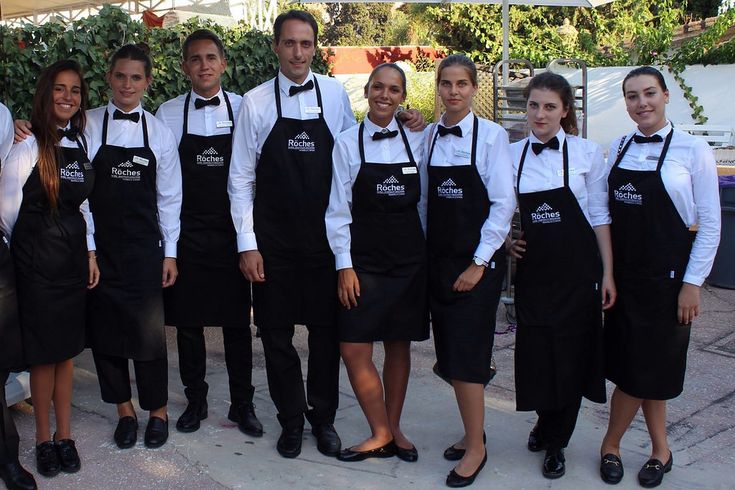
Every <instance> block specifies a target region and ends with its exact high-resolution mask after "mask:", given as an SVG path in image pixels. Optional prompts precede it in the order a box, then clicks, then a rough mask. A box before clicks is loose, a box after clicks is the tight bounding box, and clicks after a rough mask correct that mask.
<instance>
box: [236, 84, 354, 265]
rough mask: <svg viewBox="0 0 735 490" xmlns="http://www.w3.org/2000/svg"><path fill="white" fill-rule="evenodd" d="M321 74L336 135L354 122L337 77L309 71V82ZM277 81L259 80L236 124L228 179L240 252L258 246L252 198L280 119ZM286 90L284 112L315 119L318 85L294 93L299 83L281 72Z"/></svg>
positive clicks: (246, 97)
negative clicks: (265, 149) (257, 174)
mask: <svg viewBox="0 0 735 490" xmlns="http://www.w3.org/2000/svg"><path fill="white" fill-rule="evenodd" d="M314 78H316V79H317V81H318V82H319V90H320V91H321V95H322V110H323V113H324V119H325V120H326V123H327V126H329V130H330V131H331V133H332V135H333V136H335V135H338V134H339V133H341V132H342V131H344V130H345V129H347V128H349V127H351V126H353V125H354V124H355V116H354V114H353V113H352V108H351V107H350V99H349V98H348V97H347V92H346V91H345V89H344V87H343V86H342V84H341V83H340V82H339V81H337V80H336V79H334V78H330V77H327V76H324V75H317V74H314V73H312V72H311V71H309V74H308V75H307V77H306V79H305V80H304V83H307V82H308V81H309V80H313V79H314ZM274 80H275V79H271V80H268V81H267V82H265V83H263V84H261V85H258V86H257V87H255V88H254V89H252V90H251V91H249V92H248V93H246V94H245V95H244V96H243V98H242V104H241V105H240V112H239V114H238V116H237V122H236V123H235V134H234V136H233V139H232V161H231V163H230V175H229V179H228V183H227V192H228V193H229V195H230V209H231V211H232V221H233V223H234V224H235V230H236V231H237V251H238V252H244V251H246V250H257V248H258V244H257V241H256V239H255V232H254V231H253V199H254V198H255V194H254V186H255V168H256V166H257V164H258V160H259V159H260V153H261V151H262V149H263V144H264V143H265V140H266V139H267V138H268V135H269V134H270V132H271V129H273V126H274V125H275V124H276V120H277V119H278V112H277V108H276V98H275V94H274V88H273V85H274ZM278 83H279V86H280V92H281V93H280V95H281V111H282V112H281V114H282V115H283V117H288V118H292V119H301V120H306V119H316V118H318V117H319V114H318V112H317V111H316V109H315V108H317V107H318V106H319V104H318V103H317V98H316V90H314V89H312V90H306V91H303V92H299V93H298V94H296V95H294V96H293V97H290V96H289V95H288V93H289V89H290V88H291V87H292V86H294V85H298V84H296V83H294V82H292V81H291V80H289V79H288V78H286V76H285V75H284V74H283V73H281V72H280V71H279V72H278Z"/></svg>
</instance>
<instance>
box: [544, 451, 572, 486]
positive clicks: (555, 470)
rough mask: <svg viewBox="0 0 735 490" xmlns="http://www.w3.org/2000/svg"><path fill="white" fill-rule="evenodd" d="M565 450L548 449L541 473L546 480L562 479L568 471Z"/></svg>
mask: <svg viewBox="0 0 735 490" xmlns="http://www.w3.org/2000/svg"><path fill="white" fill-rule="evenodd" d="M565 461H566V460H565V459H564V450H562V449H547V450H546V456H544V466H543V469H542V471H541V473H542V474H543V475H544V477H545V478H549V479H552V480H553V479H555V478H561V477H562V476H564V473H566V471H567V469H566V466H565V464H564V463H565Z"/></svg>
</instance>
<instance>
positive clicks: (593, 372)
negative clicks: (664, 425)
mask: <svg viewBox="0 0 735 490" xmlns="http://www.w3.org/2000/svg"><path fill="white" fill-rule="evenodd" d="M529 146H530V141H529V142H526V145H525V146H524V147H523V153H522V154H521V160H520V163H519V165H518V175H517V181H516V188H517V189H520V185H521V177H522V175H523V164H524V162H525V160H526V154H527V153H528V149H529ZM562 154H563V161H564V166H563V171H564V185H563V186H562V187H558V188H556V189H549V190H545V191H537V192H525V193H520V192H519V193H518V207H519V209H520V215H521V226H522V229H523V232H524V240H526V242H527V246H526V252H525V253H524V254H523V258H522V259H520V260H518V261H517V271H516V276H515V307H516V318H517V320H518V330H517V332H516V345H515V380H516V407H517V409H518V410H556V409H561V408H563V407H566V406H568V405H570V404H573V403H577V401H578V400H579V399H580V398H581V397H582V396H584V397H585V398H587V399H589V400H592V401H594V402H599V403H604V402H605V377H604V371H603V369H604V361H603V357H602V354H603V348H602V301H601V293H600V285H601V284H602V260H601V259H600V253H599V246H598V245H597V238H596V236H595V232H594V230H593V229H592V226H591V225H590V223H589V221H587V218H586V217H585V215H584V213H583V212H582V209H581V208H580V207H579V202H578V201H577V198H576V197H575V196H574V193H573V192H572V190H571V189H570V188H569V152H568V147H567V140H566V139H565V140H564V144H563V146H562Z"/></svg>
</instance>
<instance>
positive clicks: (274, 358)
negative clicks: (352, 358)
mask: <svg viewBox="0 0 735 490" xmlns="http://www.w3.org/2000/svg"><path fill="white" fill-rule="evenodd" d="M260 327H261V328H260V337H261V340H262V341H263V351H264V352H265V370H266V374H267V375H268V389H269V390H270V394H271V399H272V400H273V403H274V404H275V406H276V409H277V410H278V421H279V422H280V423H281V426H283V427H284V428H289V429H290V428H296V427H302V426H303V425H304V416H306V418H307V419H308V420H309V423H310V424H311V425H312V427H314V426H317V425H322V424H332V423H334V416H335V414H336V412H337V406H338V404H339V340H338V336H337V326H336V325H310V326H307V328H308V330H309V360H308V369H309V371H308V372H307V374H306V392H304V378H303V375H302V374H301V359H300V358H299V354H298V352H296V349H295V348H294V346H293V335H294V326H293V325H285V326H279V327H274V326H266V325H260Z"/></svg>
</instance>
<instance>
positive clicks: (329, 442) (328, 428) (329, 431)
mask: <svg viewBox="0 0 735 490" xmlns="http://www.w3.org/2000/svg"><path fill="white" fill-rule="evenodd" d="M311 433H312V434H314V437H316V448H317V449H318V450H319V452H320V453H322V454H323V455H325V456H330V457H336V456H338V455H339V454H340V452H339V450H340V449H342V441H341V440H340V438H339V435H338V434H337V431H336V430H334V426H333V425H332V424H321V425H317V426H314V427H312V428H311Z"/></svg>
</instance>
